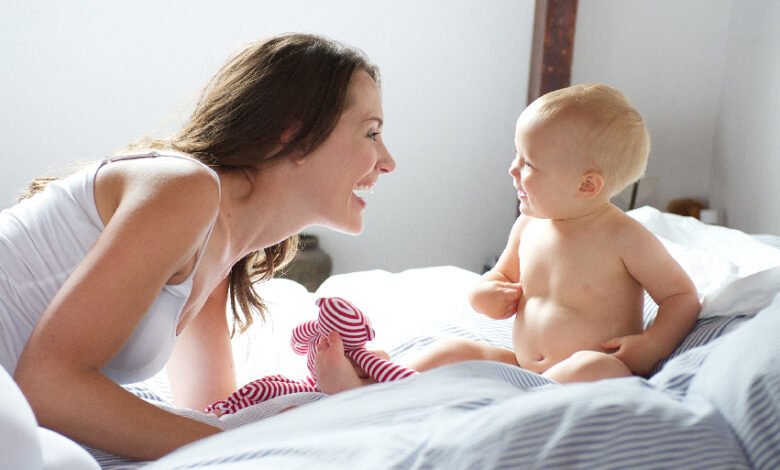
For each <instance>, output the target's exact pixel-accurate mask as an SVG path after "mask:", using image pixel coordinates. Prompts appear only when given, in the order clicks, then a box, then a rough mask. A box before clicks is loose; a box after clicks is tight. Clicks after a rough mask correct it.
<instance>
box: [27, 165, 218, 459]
mask: <svg viewBox="0 0 780 470" xmlns="http://www.w3.org/2000/svg"><path fill="white" fill-rule="evenodd" d="M171 166H172V167H173V168H171ZM171 166H166V167H165V168H166V169H167V171H164V172H162V173H163V174H159V172H146V173H144V174H143V175H141V176H142V177H140V178H135V179H133V178H129V179H122V178H117V179H116V181H115V182H113V183H111V184H110V185H109V186H110V188H109V189H111V190H110V191H109V190H108V189H106V186H100V191H101V193H105V191H108V192H109V193H110V195H114V196H116V197H115V198H112V197H108V198H105V200H108V201H111V202H113V203H115V209H113V207H112V213H111V216H110V220H108V222H107V224H106V227H105V230H104V231H103V233H102V234H101V236H100V237H99V238H98V240H97V242H96V243H95V245H94V246H93V247H92V249H91V250H90V251H89V253H88V254H87V255H86V257H85V259H84V260H83V261H82V262H81V264H80V265H79V266H78V267H77V268H76V269H75V270H74V272H73V273H72V274H71V275H70V277H69V278H68V279H67V280H66V281H65V283H64V284H63V286H62V287H61V288H60V290H59V292H58V293H57V295H56V296H55V297H54V299H53V300H52V302H51V304H50V305H49V306H48V307H47V309H46V310H45V311H44V313H43V316H42V318H41V320H40V321H39V322H38V324H37V325H36V327H35V328H34V330H33V332H32V335H31V337H30V338H29V340H28V342H27V345H26V346H25V348H24V350H23V352H22V355H21V357H20V359H19V363H18V365H17V369H16V373H15V379H16V381H17V383H18V384H19V386H20V388H21V389H22V391H23V392H24V394H25V396H26V398H27V400H28V401H29V402H30V405H31V406H32V408H33V411H34V412H35V415H36V417H37V419H38V422H39V424H41V425H42V426H45V427H48V428H51V429H53V430H56V431H58V432H60V433H62V434H65V435H67V436H69V437H71V438H73V439H75V440H77V441H80V442H82V443H85V444H88V445H90V446H93V447H96V448H100V449H104V450H106V451H109V452H112V453H115V454H118V455H122V456H126V457H131V458H136V459H146V460H149V459H156V458H158V457H160V456H162V455H164V454H166V453H168V452H170V451H172V450H173V449H176V448H177V447H180V446H182V445H184V444H187V443H189V442H192V441H194V440H197V439H200V438H202V437H205V436H208V435H211V434H214V433H217V432H219V430H218V429H216V428H214V427H211V426H208V425H205V424H203V423H200V422H196V421H193V420H190V419H187V418H183V417H180V416H175V415H173V414H170V413H167V412H165V411H163V410H161V409H159V408H157V407H155V406H153V405H150V404H148V403H146V402H144V401H143V400H141V399H140V398H137V397H135V396H134V395H132V394H131V393H129V392H127V391H125V390H124V389H123V388H122V387H120V386H119V385H117V384H115V383H114V382H112V381H111V380H110V379H108V378H107V377H105V376H104V375H102V374H101V372H100V371H101V370H102V369H103V367H105V365H106V364H107V363H108V362H109V361H110V360H111V358H113V357H114V355H115V354H116V353H117V352H118V351H119V349H120V348H121V347H122V345H124V344H125V342H126V341H127V339H128V338H129V336H130V335H131V333H132V331H133V330H134V328H135V326H136V325H137V324H138V322H139V321H140V320H141V318H142V317H143V315H144V314H145V313H146V311H147V310H148V308H149V307H150V305H151V304H152V302H153V301H154V299H155V298H156V297H157V295H158V294H159V291H160V289H161V288H162V286H163V285H164V284H166V283H167V282H168V281H169V280H170V279H171V278H173V277H174V276H177V277H180V276H181V274H182V273H183V270H186V269H187V267H188V266H189V267H190V269H191V266H192V260H193V259H194V257H195V256H196V254H197V253H198V250H199V249H200V247H201V246H202V244H203V241H204V239H205V237H206V234H207V233H208V229H209V227H210V226H211V224H212V222H213V219H214V215H215V214H216V213H217V210H218V205H219V192H218V191H219V190H218V185H217V183H216V182H215V181H214V179H213V177H212V176H211V175H210V174H208V173H207V172H206V171H205V170H204V169H202V168H200V169H193V168H194V166H192V165H187V166H182V165H179V166H176V165H171ZM136 176H138V175H136ZM103 182H104V183H106V180H104V181H103ZM106 184H108V183H106ZM104 190H105V191H104ZM97 192H98V187H97V186H96V194H97ZM96 199H97V196H96ZM101 200H102V199H101Z"/></svg>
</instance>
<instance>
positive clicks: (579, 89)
mask: <svg viewBox="0 0 780 470" xmlns="http://www.w3.org/2000/svg"><path fill="white" fill-rule="evenodd" d="M530 108H532V109H533V111H534V112H535V116H534V117H535V119H536V122H537V123H544V122H551V121H553V120H556V121H557V118H559V117H565V118H567V120H569V122H572V123H573V124H574V125H575V127H574V129H576V131H575V132H573V133H572V137H573V138H574V139H576V142H575V144H576V148H577V154H578V155H577V156H578V158H581V159H582V160H583V163H584V164H585V165H586V166H587V167H588V171H596V172H598V173H599V174H601V175H602V176H603V177H604V191H605V193H606V194H608V195H609V197H610V198H611V197H612V196H614V195H615V194H617V193H619V192H620V191H622V190H623V189H624V188H625V187H626V186H628V185H629V184H631V183H633V182H635V181H637V180H638V179H639V178H641V177H642V175H643V174H644V172H645V168H646V167H647V158H648V155H649V154H650V134H649V133H648V131H647V127H646V126H645V121H644V119H642V116H641V115H640V114H639V112H638V111H637V110H636V109H635V108H634V106H633V105H632V104H631V102H630V101H629V100H628V98H626V97H625V96H624V95H623V94H622V93H621V92H619V91H618V90H616V89H614V88H612V87H609V86H606V85H601V84H584V85H574V86H570V87H568V88H563V89H560V90H556V91H553V92H550V93H547V94H545V95H543V96H542V97H540V98H538V99H537V100H536V101H535V102H534V103H532V105H531V106H530Z"/></svg>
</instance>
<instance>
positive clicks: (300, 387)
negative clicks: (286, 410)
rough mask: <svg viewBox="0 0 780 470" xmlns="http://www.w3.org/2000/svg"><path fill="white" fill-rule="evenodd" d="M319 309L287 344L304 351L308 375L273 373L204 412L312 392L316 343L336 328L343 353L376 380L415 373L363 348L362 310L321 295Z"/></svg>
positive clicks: (368, 332)
mask: <svg viewBox="0 0 780 470" xmlns="http://www.w3.org/2000/svg"><path fill="white" fill-rule="evenodd" d="M316 303H317V306H318V307H319V308H320V313H319V316H318V318H317V320H311V321H307V322H304V323H302V324H300V325H298V326H297V327H295V329H294V330H293V332H292V338H291V340H290V345H291V346H292V349H293V351H295V352H296V353H297V354H300V355H303V354H306V355H307V357H306V365H307V366H308V368H309V372H310V373H311V376H310V377H307V378H306V379H304V380H302V381H294V380H291V379H288V378H287V377H284V376H281V375H272V376H268V377H263V378H262V379H258V380H255V381H252V382H250V383H248V384H246V385H244V386H243V387H241V388H240V389H239V390H237V391H236V392H234V393H233V394H232V395H230V396H229V397H227V398H226V399H224V400H220V401H217V402H215V403H212V404H211V405H209V406H208V407H207V408H206V412H209V413H216V414H218V415H223V414H228V413H235V412H236V411H238V410H240V409H242V408H245V407H247V406H250V405H253V404H256V403H260V402H263V401H265V400H270V399H271V398H275V397H278V396H281V395H287V394H290V393H301V392H315V391H318V390H319V388H318V386H317V375H316V373H315V371H314V361H315V358H316V344H317V341H319V340H320V338H322V337H327V336H328V334H330V332H331V331H337V332H338V333H339V334H340V335H341V339H342V341H343V343H344V354H345V355H346V356H347V357H349V358H350V359H352V360H353V361H354V362H355V363H356V364H357V365H358V367H360V368H361V369H363V370H364V371H365V372H366V373H367V374H368V376H369V377H371V378H373V379H374V380H376V381H377V382H389V381H392V380H400V379H404V378H406V377H410V376H412V375H414V374H417V372H416V371H414V370H412V369H408V368H406V367H403V366H400V365H398V364H395V363H393V362H390V361H387V360H385V359H383V358H381V357H379V356H377V355H376V354H374V353H372V352H370V351H368V350H367V349H366V343H367V342H368V341H371V340H372V339H374V336H375V332H374V329H373V328H372V327H371V322H370V321H369V319H368V317H366V316H365V315H364V314H363V312H361V311H360V309H358V308H357V307H356V306H354V305H353V304H352V303H350V302H349V301H347V300H344V299H342V298H340V297H323V298H319V299H317V301H316Z"/></svg>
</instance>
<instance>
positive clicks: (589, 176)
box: [577, 171, 604, 199]
mask: <svg viewBox="0 0 780 470" xmlns="http://www.w3.org/2000/svg"><path fill="white" fill-rule="evenodd" d="M603 189H604V177H603V176H601V173H598V172H596V171H589V172H587V173H585V174H584V175H582V179H581V180H580V188H579V191H577V194H578V195H579V196H580V197H582V198H583V199H593V198H594V197H596V196H598V195H599V194H601V191H602V190H603Z"/></svg>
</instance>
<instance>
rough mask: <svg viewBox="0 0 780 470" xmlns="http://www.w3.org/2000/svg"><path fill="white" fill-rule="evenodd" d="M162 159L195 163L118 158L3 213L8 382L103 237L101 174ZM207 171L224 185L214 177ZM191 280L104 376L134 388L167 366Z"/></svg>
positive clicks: (0, 298)
mask: <svg viewBox="0 0 780 470" xmlns="http://www.w3.org/2000/svg"><path fill="white" fill-rule="evenodd" d="M156 157H175V158H183V159H187V160H191V161H194V162H197V160H195V159H192V158H190V157H187V156H184V155H175V154H164V155H161V154H158V153H156V152H153V153H150V154H143V155H127V156H120V157H112V158H109V159H106V160H103V161H102V162H100V163H97V164H94V165H91V166H89V167H87V168H85V169H83V170H80V171H78V172H76V173H74V174H72V175H71V176H69V177H67V178H64V179H61V180H57V181H54V182H52V183H50V184H49V186H48V187H47V188H46V189H45V190H44V191H42V192H41V193H38V194H36V195H35V196H34V197H32V198H30V199H26V200H24V201H22V202H20V203H18V204H16V205H15V206H13V207H11V208H9V209H6V210H4V211H2V212H0V363H2V366H3V367H4V368H5V369H6V370H7V371H8V373H9V374H13V372H14V370H15V369H16V363H17V361H18V360H19V356H20V355H21V353H22V349H23V348H24V345H25V344H26V343H27V339H28V338H29V337H30V334H31V333H32V330H33V328H34V327H35V325H36V323H37V322H38V320H40V318H41V316H42V315H43V311H44V310H45V309H46V307H47V306H48V305H49V303H50V302H51V300H52V298H53V297H54V295H55V294H56V293H57V291H58V290H59V289H60V287H61V286H62V284H63V283H64V282H65V279H67V277H68V276H69V275H70V274H71V273H72V272H73V270H74V269H76V267H77V266H78V265H79V263H80V262H81V261H82V260H83V259H84V257H85V256H86V254H87V252H88V251H89V250H90V248H91V247H92V246H93V245H94V244H95V242H96V241H97V239H98V236H100V233H101V232H102V231H103V229H104V225H103V222H102V221H101V219H100V216H99V215H98V211H97V207H96V206H95V197H94V183H95V176H96V175H97V172H98V170H99V169H100V168H101V167H102V166H103V165H106V164H110V163H111V162H112V161H118V160H125V159H131V158H156ZM198 163H200V162H198ZM200 164H202V163H200ZM204 166H206V165H204ZM206 168H208V167H206ZM209 171H211V172H212V173H213V175H214V178H215V179H216V180H217V183H219V179H218V178H217V174H216V172H214V170H212V169H211V168H209ZM210 235H211V229H209V236H210ZM206 241H208V238H207V239H206ZM204 246H205V243H204ZM202 250H203V249H202V248H201V252H200V253H199V254H198V261H200V256H201V253H202ZM196 268H197V264H196ZM194 272H195V269H193V274H194ZM193 274H190V275H189V276H188V277H187V279H185V280H184V281H183V282H182V283H180V284H176V285H165V286H164V287H163V289H162V290H161V292H160V295H158V296H157V298H156V299H155V301H154V303H153V304H152V306H151V308H149V311H148V312H146V314H145V315H144V317H143V319H142V320H141V322H140V323H139V324H138V326H137V327H136V328H135V330H134V331H133V333H132V335H131V337H130V338H129V339H128V341H127V342H126V343H125V345H124V346H123V347H122V349H121V350H120V351H119V352H118V353H117V354H116V355H115V356H114V357H113V358H112V359H111V361H110V362H109V363H108V365H107V366H106V367H105V368H104V369H103V371H102V372H103V373H104V374H105V375H107V376H108V377H109V378H111V379H112V380H114V381H115V382H117V383H120V384H128V383H133V382H140V381H142V380H145V379H147V378H149V377H151V376H153V375H154V374H156V373H157V372H159V371H160V370H161V369H162V368H163V367H164V366H165V363H166V362H167V361H168V358H169V357H170V355H171V352H172V350H173V344H174V342H175V340H176V326H177V325H178V323H179V316H180V315H181V311H182V308H183V307H184V304H185V302H186V301H187V298H188V297H189V295H190V291H191V290H192V277H193Z"/></svg>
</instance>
